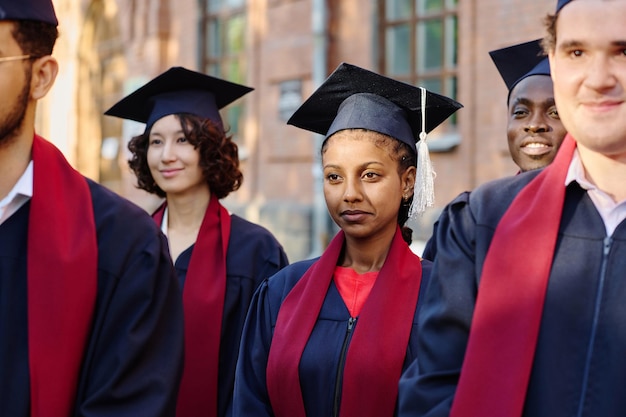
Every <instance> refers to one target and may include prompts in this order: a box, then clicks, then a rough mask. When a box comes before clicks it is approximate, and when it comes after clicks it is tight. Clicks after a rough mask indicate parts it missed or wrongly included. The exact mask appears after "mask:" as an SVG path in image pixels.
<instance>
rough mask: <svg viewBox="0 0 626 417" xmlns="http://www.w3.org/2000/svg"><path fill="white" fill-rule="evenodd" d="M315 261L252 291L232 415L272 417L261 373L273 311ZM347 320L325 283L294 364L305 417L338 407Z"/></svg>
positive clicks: (426, 268)
mask: <svg viewBox="0 0 626 417" xmlns="http://www.w3.org/2000/svg"><path fill="white" fill-rule="evenodd" d="M315 261H316V259H314V260H307V261H302V262H298V263H295V264H292V265H290V266H288V267H286V268H285V269H283V270H282V271H280V272H279V273H278V274H276V275H275V276H273V277H272V278H270V279H269V280H267V281H265V282H264V283H263V284H262V285H261V287H259V290H258V291H257V292H256V294H255V296H254V299H253V301H252V304H251V305H250V311H249V313H248V318H247V319H246V324H245V326H244V332H243V335H242V340H241V349H240V352H241V353H240V355H239V362H238V364H237V373H236V378H235V379H236V383H235V398H234V407H233V410H234V413H233V415H234V416H235V417H243V416H255V417H262V416H273V415H274V414H273V412H272V409H271V406H270V401H269V397H268V394H267V385H266V377H265V375H266V368H267V358H268V355H269V349H270V344H271V342H272V335H273V333H274V327H275V326H276V318H277V316H278V310H279V308H280V306H281V304H282V302H283V300H284V299H285V297H286V296H287V294H288V293H289V291H291V289H292V288H293V287H294V285H295V284H296V283H297V282H298V280H299V279H300V278H301V277H302V275H304V273H305V272H306V271H307V269H308V268H309V267H310V266H311V264H312V263H313V262H315ZM430 266H431V263H430V262H429V261H422V282H421V287H420V295H419V297H420V299H421V296H422V293H423V291H424V288H425V287H426V285H427V283H428V277H429V275H430ZM420 305H421V304H420V302H419V301H418V304H417V308H416V311H415V315H414V319H413V326H412V329H411V336H410V339H409V345H408V346H407V350H406V358H405V361H404V365H403V369H404V368H406V367H407V366H408V365H409V364H410V363H411V362H412V361H413V360H414V359H415V355H416V351H417V345H416V343H417V337H416V336H417V315H418V312H419V309H420ZM303 308H306V306H304V307H303ZM350 322H351V317H350V312H349V311H348V308H347V307H346V305H345V303H344V301H343V299H342V298H341V295H340V294H339V291H338V290H337V287H336V286H335V283H334V281H331V285H330V287H329V289H328V293H327V295H326V298H325V299H324V303H323V305H322V308H321V311H320V313H319V316H318V320H317V322H316V324H315V326H314V328H313V331H312V333H311V336H310V337H309V341H308V343H307V345H306V347H305V349H304V352H303V353H302V358H301V360H300V365H299V366H300V386H301V389H302V397H303V401H304V407H305V410H306V414H307V416H334V415H335V414H334V410H335V409H337V408H338V407H337V406H338V404H335V402H336V401H338V399H340V398H341V390H340V387H341V384H340V383H338V381H337V379H338V375H339V374H341V371H342V370H343V369H340V362H342V357H343V356H342V352H343V354H345V352H346V351H347V346H348V345H349V343H350V338H351V335H352V334H353V333H352V332H349V331H348V327H349V326H350ZM356 326H358V319H357V322H356ZM353 329H354V328H353ZM381 343H384V342H383V341H381ZM344 344H346V345H345V346H344Z"/></svg>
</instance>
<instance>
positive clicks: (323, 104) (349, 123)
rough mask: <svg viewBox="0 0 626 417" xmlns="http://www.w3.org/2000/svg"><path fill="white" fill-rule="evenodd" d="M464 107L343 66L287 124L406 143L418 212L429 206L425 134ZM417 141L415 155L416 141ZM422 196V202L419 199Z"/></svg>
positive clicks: (327, 134)
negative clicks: (363, 132)
mask: <svg viewBox="0 0 626 417" xmlns="http://www.w3.org/2000/svg"><path fill="white" fill-rule="evenodd" d="M461 107H463V106H462V105H461V104H460V103H458V102H456V101H455V100H453V99H451V98H449V97H446V96H442V95H439V94H436V93H433V92H431V91H428V90H426V89H425V88H422V87H415V86H413V85H410V84H407V83H404V82H401V81H397V80H393V79H391V78H388V77H385V76H382V75H380V74H377V73H374V72H371V71H368V70H366V69H363V68H360V67H357V66H355V65H351V64H347V63H342V64H340V65H339V66H338V67H337V69H335V71H334V72H333V73H332V74H331V75H330V76H329V77H328V78H327V79H326V81H324V83H323V84H322V85H321V86H320V87H319V88H318V89H317V90H316V91H315V92H313V94H312V95H311V96H310V97H309V98H308V99H307V100H306V101H305V102H304V103H303V104H302V105H301V106H300V107H299V108H298V110H296V112H295V113H294V114H293V115H292V116H291V118H290V119H289V120H288V121H287V124H290V125H293V126H296V127H299V128H302V129H305V130H309V131H312V132H315V133H319V134H321V135H324V136H325V137H326V138H329V137H330V136H332V135H333V134H334V133H337V132H339V131H341V130H344V129H367V130H371V131H374V132H378V133H381V134H384V135H387V136H391V137H392V138H394V139H397V140H399V141H401V142H404V143H406V144H407V145H409V146H410V147H411V149H413V151H414V152H416V153H417V155H418V164H417V165H418V169H417V170H418V174H417V175H418V181H417V182H419V183H420V184H417V182H416V190H415V191H416V197H415V198H414V200H413V203H414V204H416V208H415V210H413V209H412V210H411V214H412V213H413V212H417V213H421V212H423V211H424V209H425V207H427V206H431V205H432V204H433V202H434V187H433V176H434V172H433V171H432V165H431V163H430V157H429V155H428V147H427V146H426V133H428V132H430V131H432V130H433V129H434V128H436V127H437V126H439V125H440V124H441V123H442V122H443V121H444V120H446V119H447V118H448V117H450V116H451V115H452V114H453V113H454V112H456V111H457V110H458V109H460V108H461ZM418 141H419V142H420V146H419V152H418V149H417V145H416V143H417V142H418ZM418 186H419V187H420V188H417V187H418ZM422 197H423V198H422Z"/></svg>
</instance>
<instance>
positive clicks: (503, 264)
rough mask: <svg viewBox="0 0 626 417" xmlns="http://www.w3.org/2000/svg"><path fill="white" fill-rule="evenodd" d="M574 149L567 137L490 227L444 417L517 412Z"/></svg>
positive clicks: (505, 416)
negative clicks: (493, 228) (457, 371)
mask: <svg viewBox="0 0 626 417" xmlns="http://www.w3.org/2000/svg"><path fill="white" fill-rule="evenodd" d="M575 149H576V142H574V140H573V139H572V138H571V136H569V135H567V136H566V138H565V140H564V141H563V144H562V145H561V148H560V150H559V153H558V154H557V156H556V158H555V160H554V161H553V162H552V164H550V165H549V166H548V167H547V168H545V169H544V170H543V172H541V173H540V174H539V175H537V177H536V178H535V179H533V180H532V181H531V182H530V183H529V184H528V185H526V186H525V187H524V188H523V189H522V190H521V191H520V193H519V194H518V195H517V196H516V197H515V199H514V200H513V202H512V203H511V205H510V206H509V208H508V209H507V211H506V213H505V214H504V216H503V217H502V220H500V223H499V224H498V226H497V228H496V231H495V234H494V236H493V240H492V242H491V245H490V246H489V251H488V253H487V257H486V259H485V263H484V266H483V272H482V276H481V278H480V284H479V290H478V296H477V300H476V308H475V312H474V317H473V319H472V326H471V329H470V334H469V341H468V346H467V351H466V353H465V359H464V361H463V368H462V370H461V376H460V380H459V384H458V388H457V391H456V395H455V397H454V401H453V404H452V410H451V413H450V416H451V417H475V416H498V417H519V416H521V415H522V411H523V408H524V401H525V398H526V390H527V387H528V381H529V379H530V373H531V368H532V364H533V358H534V354H535V348H536V344H537V338H538V335H539V326H540V323H541V314H542V311H543V304H544V300H545V295H546V289H547V286H548V278H549V276H550V269H551V266H552V258H553V256H554V248H555V246H556V240H557V237H558V231H559V225H560V220H561V214H562V211H563V202H564V200H565V178H566V176H567V172H568V169H569V165H570V162H571V160H572V155H573V154H574V150H575ZM537 219H548V221H538V220H537Z"/></svg>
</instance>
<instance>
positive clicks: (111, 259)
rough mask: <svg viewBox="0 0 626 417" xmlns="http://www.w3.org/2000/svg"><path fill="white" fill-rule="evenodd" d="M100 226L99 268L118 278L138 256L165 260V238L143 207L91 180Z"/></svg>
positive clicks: (97, 221) (97, 225) (95, 217)
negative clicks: (163, 257) (161, 257)
mask: <svg viewBox="0 0 626 417" xmlns="http://www.w3.org/2000/svg"><path fill="white" fill-rule="evenodd" d="M87 181H88V184H89V188H90V191H91V199H92V204H93V211H94V220H95V223H96V235H97V239H98V253H99V262H98V263H99V265H100V268H101V269H104V270H107V271H109V272H110V273H112V274H114V275H118V274H122V273H123V271H122V269H123V268H124V267H125V265H127V262H133V261H134V260H135V259H137V256H139V255H140V254H144V255H147V256H154V257H159V256H162V253H163V248H164V247H165V246H166V243H164V242H165V237H164V236H163V235H162V233H161V231H160V229H159V227H158V226H157V224H156V223H155V222H154V220H152V218H151V217H150V215H149V214H148V213H147V212H146V211H145V210H144V209H142V208H141V207H139V206H137V205H136V204H134V203H132V202H131V201H129V200H127V199H125V198H124V197H121V196H119V195H118V194H116V193H115V192H113V191H111V190H109V189H107V188H106V187H104V186H103V185H100V184H97V183H95V182H94V181H92V180H89V179H87Z"/></svg>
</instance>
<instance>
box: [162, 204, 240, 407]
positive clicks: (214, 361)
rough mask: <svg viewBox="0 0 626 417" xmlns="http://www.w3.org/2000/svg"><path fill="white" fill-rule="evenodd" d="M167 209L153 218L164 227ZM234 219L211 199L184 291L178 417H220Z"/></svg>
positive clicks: (193, 253)
mask: <svg viewBox="0 0 626 417" xmlns="http://www.w3.org/2000/svg"><path fill="white" fill-rule="evenodd" d="M165 207H166V204H163V205H162V206H161V207H160V208H159V209H158V210H157V211H156V212H155V213H154V214H153V216H152V217H153V218H154V220H155V221H156V222H157V224H159V225H160V224H161V222H162V220H163V213H164V212H165ZM229 237H230V215H229V214H228V211H227V210H226V209H225V208H224V207H223V206H222V205H221V204H220V202H219V200H218V198H217V196H216V195H215V194H211V199H210V201H209V205H208V207H207V209H206V212H205V214H204V219H203V220H202V225H200V231H199V233H198V239H197V240H196V244H195V247H194V248H193V252H192V254H191V260H190V261H189V268H188V269H187V277H186V279H185V286H184V288H183V311H184V315H185V365H184V368H183V377H182V380H181V384H180V390H179V392H178V404H177V407H176V415H177V416H178V417H195V416H200V415H202V416H217V372H218V367H219V353H220V338H221V332H222V313H223V311H224V297H225V296H226V251H227V249H228V239H229Z"/></svg>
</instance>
